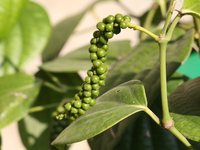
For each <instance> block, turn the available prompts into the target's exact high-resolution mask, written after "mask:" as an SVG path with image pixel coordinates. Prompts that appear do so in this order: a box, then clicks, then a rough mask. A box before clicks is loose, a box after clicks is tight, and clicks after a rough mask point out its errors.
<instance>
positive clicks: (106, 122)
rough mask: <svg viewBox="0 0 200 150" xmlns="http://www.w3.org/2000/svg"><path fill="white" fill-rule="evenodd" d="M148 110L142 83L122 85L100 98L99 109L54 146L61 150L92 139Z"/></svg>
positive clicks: (86, 115)
mask: <svg viewBox="0 0 200 150" xmlns="http://www.w3.org/2000/svg"><path fill="white" fill-rule="evenodd" d="M146 107H147V101H146V96H145V91H144V87H143V85H142V83H141V82H140V81H138V80H132V81H129V82H126V83H124V84H121V85H119V86H117V87H115V88H113V89H111V90H110V91H108V92H106V93H105V94H104V95H102V96H101V97H99V98H98V99H97V103H96V105H95V106H93V107H91V108H90V109H89V110H88V111H87V112H86V114H85V115H83V116H81V117H79V118H78V119H77V120H76V121H74V122H72V124H70V126H69V127H67V128H66V129H65V130H64V131H63V132H61V134H60V135H59V136H58V137H57V138H56V139H55V140H54V141H53V143H52V145H54V146H56V147H58V146H59V145H64V144H68V143H74V142H78V141H82V140H84V139H88V138H91V137H93V136H95V135H97V134H99V133H101V132H103V131H105V130H106V129H109V128H110V127H112V126H113V125H114V124H116V123H118V122H119V121H121V120H123V119H125V118H127V117H128V116H130V115H133V114H135V113H137V112H139V111H143V110H145V109H146Z"/></svg>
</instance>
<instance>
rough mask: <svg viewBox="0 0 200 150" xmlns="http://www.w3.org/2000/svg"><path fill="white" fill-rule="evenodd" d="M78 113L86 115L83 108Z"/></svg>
mask: <svg viewBox="0 0 200 150" xmlns="http://www.w3.org/2000/svg"><path fill="white" fill-rule="evenodd" d="M78 113H79V114H80V115H84V114H85V113H86V111H85V110H83V109H82V108H79V109H78Z"/></svg>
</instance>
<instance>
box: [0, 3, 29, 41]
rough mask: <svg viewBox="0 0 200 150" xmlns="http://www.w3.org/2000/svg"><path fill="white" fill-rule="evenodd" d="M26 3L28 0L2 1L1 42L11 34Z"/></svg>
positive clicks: (0, 11)
mask: <svg viewBox="0 0 200 150" xmlns="http://www.w3.org/2000/svg"><path fill="white" fill-rule="evenodd" d="M26 3H27V0H17V1H15V0H1V1H0V22H1V24H0V33H1V34H0V40H2V38H4V37H5V36H6V35H7V34H8V33H9V32H10V30H11V29H12V27H13V26H14V24H15V22H16V21H17V19H18V17H19V15H20V13H21V11H22V10H23V7H24V6H25V4H26Z"/></svg>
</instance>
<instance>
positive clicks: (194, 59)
mask: <svg viewBox="0 0 200 150" xmlns="http://www.w3.org/2000/svg"><path fill="white" fill-rule="evenodd" d="M177 72H179V73H182V74H184V75H185V76H187V77H189V78H190V79H194V78H196V77H198V76H200V57H199V53H197V52H193V53H191V55H190V56H189V58H188V59H187V60H186V61H185V63H184V64H182V65H181V66H180V67H179V68H178V70H177Z"/></svg>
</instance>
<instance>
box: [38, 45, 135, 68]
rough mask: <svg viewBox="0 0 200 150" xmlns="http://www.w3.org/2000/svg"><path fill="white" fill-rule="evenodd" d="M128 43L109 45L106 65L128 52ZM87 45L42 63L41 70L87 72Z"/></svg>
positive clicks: (89, 64)
mask: <svg viewBox="0 0 200 150" xmlns="http://www.w3.org/2000/svg"><path fill="white" fill-rule="evenodd" d="M130 48H131V46H130V41H118V42H110V43H109V52H108V60H107V62H106V64H107V65H111V64H112V62H113V61H115V60H117V59H120V58H121V57H123V55H124V54H125V53H126V52H127V51H128V50H130ZM88 49H89V45H87V46H84V47H81V48H79V49H78V50H76V51H73V52H71V53H69V54H67V55H65V56H63V57H60V58H57V59H55V60H53V61H50V62H46V63H44V64H43V65H42V66H41V68H42V69H43V70H45V71H50V72H77V71H79V70H88V69H90V68H91V66H92V63H91V60H90V58H89V51H88Z"/></svg>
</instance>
